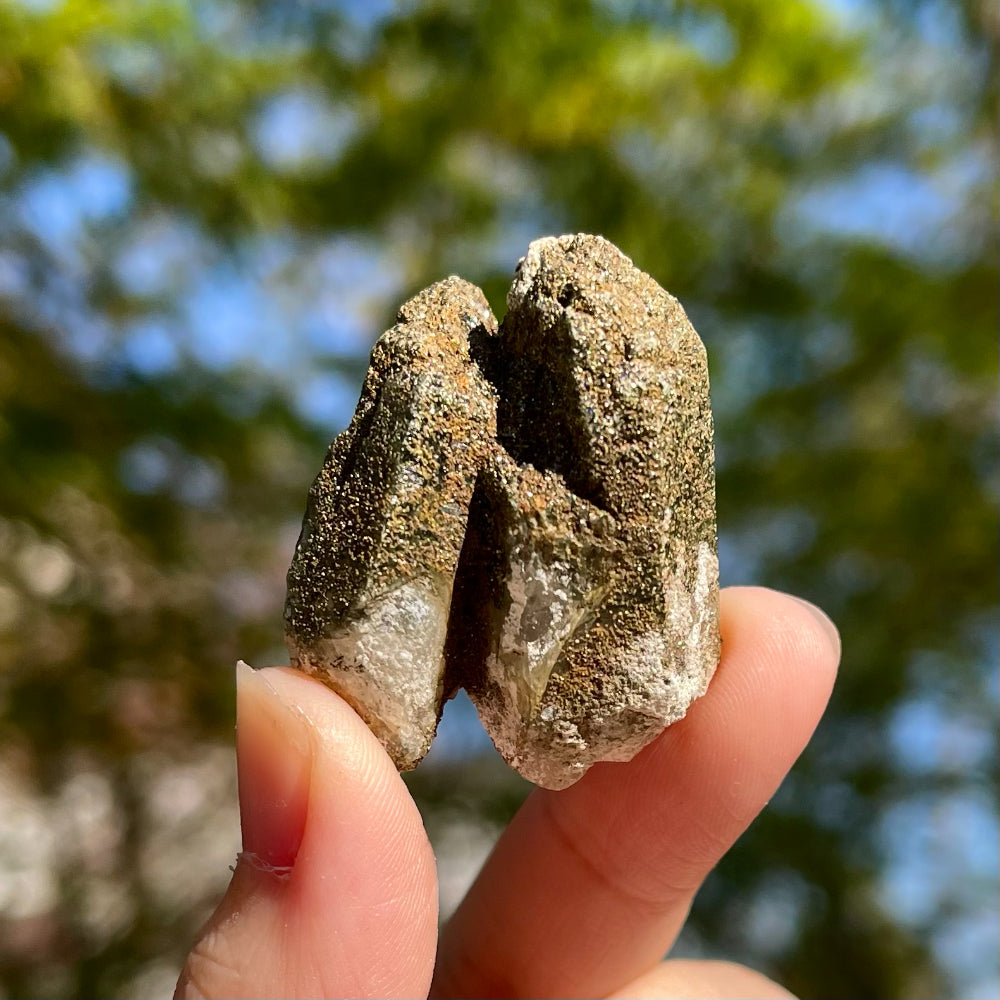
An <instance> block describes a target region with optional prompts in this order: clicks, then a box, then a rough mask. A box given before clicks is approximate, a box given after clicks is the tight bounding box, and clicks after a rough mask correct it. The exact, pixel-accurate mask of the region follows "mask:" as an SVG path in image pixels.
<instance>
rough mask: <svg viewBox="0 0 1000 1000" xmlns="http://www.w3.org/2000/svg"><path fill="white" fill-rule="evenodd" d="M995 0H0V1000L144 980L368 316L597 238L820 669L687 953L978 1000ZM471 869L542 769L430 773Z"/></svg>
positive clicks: (209, 818) (227, 753) (991, 559)
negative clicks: (681, 324) (704, 422)
mask: <svg viewBox="0 0 1000 1000" xmlns="http://www.w3.org/2000/svg"><path fill="white" fill-rule="evenodd" d="M997 16H998V15H997V6H996V4H995V2H993V0H951V2H945V0H869V2H864V0H663V2H655V0H551V2H548V0H482V2H473V0H427V2H421V0H398V2H393V0H370V2H366V0H353V2H348V0H342V2H336V0H314V2H294V0H256V2H242V3H235V2H229V0H187V2H184V0H142V2H135V0H120V2H114V0H31V2H28V0H20V2H18V0H0V459H2V461H0V997H3V996H9V997H92V996H108V997H157V996H164V995H167V994H169V992H170V990H171V989H172V985H173V980H174V977H175V976H176V973H177V970H178V968H179V965H180V961H181V958H182V955H183V954H184V952H185V950H186V948H187V947H188V944H189V942H190V940H191V937H192V934H193V933H194V930H195V928H196V926H197V925H198V924H199V922H200V921H201V920H202V919H203V918H204V917H205V916H206V914H207V912H208V911H209V910H210V908H211V906H212V905H213V903H214V901H215V900H216V898H217V897H218V895H219V893H220V892H221V890H222V888H223V886H224V884H225V882H226V880H227V878H228V874H229V873H228V867H227V866H228V865H229V864H230V863H231V862H232V861H233V859H234V857H235V854H236V851H237V849H238V822H237V815H236V807H235V787H234V786H235V781H234V774H235V772H234V759H233V748H232V742H233V741H232V728H233V665H234V663H235V661H236V659H237V658H238V657H244V658H246V659H247V660H249V661H250V662H251V663H253V664H255V665H264V664H268V663H275V662H280V661H281V659H282V657H283V655H284V652H283V647H282V642H281V618H280V612H281V604H282V599H283V590H284V572H285V569H286V567H287V564H288V561H289V557H290V554H291V550H292V546H293V544H294V540H295V537H296V534H297V531H298V525H299V519H300V517H301V513H302V508H303V504H304V499H305V493H306V489H307V487H308V484H309V482H310V480H311V478H312V476H313V475H314V474H315V472H316V471H317V470H318V468H319V464H320V461H321V458H322V455H323V452H324V449H325V446H326V444H327V442H328V440H329V439H330V438H331V437H332V435H333V434H334V433H335V432H337V431H338V430H340V429H342V428H343V427H344V426H345V424H346V422H347V421H348V420H349V418H350V414H351V411H352V409H353V404H354V401H355V399H356V395H357V390H358V387H359V383H360V379H361V376H362V374H363V371H364V368H365V363H366V358H367V353H368V350H369V349H370V346H371V344H372V342H373V340H374V338H375V337H376V336H377V335H378V333H379V332H381V331H382V330H383V329H384V328H385V327H386V326H387V325H389V324H390V323H391V322H392V317H393V315H394V311H395V307H396V305H397V304H398V303H399V302H400V301H401V300H402V299H403V298H405V297H406V296H408V295H409V294H411V293H412V292H414V291H415V290H417V289H418V288H420V287H422V286H423V285H425V284H428V283H430V282H431V281H433V280H436V279H438V278H440V277H443V276H445V275H447V274H449V273H458V274H460V275H462V276H464V277H466V278H468V279H470V280H472V281H474V282H477V283H479V284H481V285H482V286H483V287H484V288H485V289H486V291H487V293H488V295H489V297H490V299H491V301H492V303H493V306H494V309H495V311H496V312H497V313H498V315H502V313H503V309H504V304H503V294H504V290H505V288H506V286H507V284H508V282H509V280H510V275H511V272H512V270H513V268H514V266H515V264H516V262H517V259H518V257H519V256H520V255H521V254H523V252H524V250H525V248H526V247H527V244H528V242H529V241H530V240H531V239H532V238H534V237H536V236H540V235H545V234H550V233H561V232H573V231H587V232H597V233H602V234H604V235H606V236H607V237H608V238H610V239H611V240H612V241H614V242H615V243H617V244H618V245H619V246H621V247H622V249H623V250H624V251H625V252H626V253H627V254H629V255H630V256H631V257H632V258H633V259H634V260H635V262H636V263H637V264H638V265H639V266H640V267H642V268H643V269H644V270H647V271H649V272H650V273H651V274H652V275H653V276H654V277H655V278H656V279H657V280H658V281H659V282H660V283H661V284H663V285H664V286H665V287H666V288H668V289H669V290H670V291H672V292H673V293H674V294H675V295H677V296H678V297H679V298H680V299H681V301H682V302H683V303H684V304H685V306H686V307H687V309H688V312H689V314H690V315H691V317H692V319H693V321H694V323H695V326H696V327H697V328H698V330H699V331H700V332H701V334H702V337H703V338H704V340H705V342H706V344H707V346H708V350H709V356H710V364H711V371H712V377H713V396H714V407H715V413H716V419H717V428H718V451H717V455H718V496H719V527H720V555H721V563H722V576H723V582H724V583H744V582H761V583H766V584H768V585H771V586H776V587H782V588H788V589H791V590H793V591H795V592H797V593H799V594H801V595H803V596H805V597H807V598H809V599H811V600H814V601H816V602H817V603H819V604H821V605H822V606H823V607H825V608H826V609H827V610H828V611H829V612H830V613H831V615H832V616H833V618H834V619H835V620H836V621H837V623H838V624H839V626H840V628H841V631H842V634H843V641H844V663H843V671H842V675H841V680H840V682H839V686H838V688H837V691H836V694H835V697H834V701H833V705H832V706H831V709H830V711H829V713H828V714H827V716H826V719H825V721H824V722H823V724H822V727H821V729H820V731H819V733H818V734H817V737H816V739H815V741H814V743H813V744H812V746H811V748H810V749H809V751H808V752H807V754H806V755H805V757H804V758H803V759H802V761H801V762H800V763H799V765H798V766H797V767H796V769H795V771H794V772H793V774H792V776H791V777H790V778H789V779H788V781H787V782H786V783H785V784H784V786H783V787H782V789H781V791H780V792H779V793H778V795H777V796H776V798H775V799H774V801H773V802H772V804H771V806H770V808H769V809H768V810H767V812H766V813H765V815H764V816H763V817H762V818H761V819H760V820H759V821H758V822H757V823H756V824H755V825H754V826H753V828H752V829H751V830H750V832H749V833H748V834H747V835H746V836H745V837H744V838H743V840H742V841H741V842H740V844H739V845H738V847H737V849H736V850H734V851H733V852H732V854H731V855H730V856H729V857H728V858H727V859H726V860H725V861H724V862H723V864H722V865H721V866H720V867H719V868H718V870H717V871H716V872H715V873H714V874H713V875H712V876H711V878H710V879H709V881H708V883H707V884H706V886H705V888H704V890H703V892H702V894H701V896H700V897H699V900H698V903H697V905H696V907H695V910H694V913H693V916H692V921H691V925H690V927H689V929H688V930H687V932H686V933H685V936H684V937H683V939H682V941H681V944H680V949H681V951H682V952H683V953H685V954H689V955H700V954H705V955H711V956H729V957H733V958H736V959H740V960H744V961H748V962H750V963H752V964H754V965H756V966H757V967H759V968H762V969H764V970H766V971H767V972H769V973H770V974H771V975H774V976H776V977H777V978H779V979H781V980H782V981H784V982H785V983H787V984H788V986H789V987H790V988H791V989H793V990H795V991H798V992H799V993H800V994H801V995H804V996H810V997H845V996H850V997H856V998H883V1000H884V998H888V997H907V998H915V997H945V996H951V997H967V998H971V997H975V998H982V997H996V996H997V995H998V990H1000V974H998V968H997V951H998V939H1000V920H998V822H997V800H996V787H997V785H996V779H997V712H998V697H1000V695H998V655H1000V653H998V638H997V605H998V569H997V551H998V514H997V502H998V493H1000V462H998V438H997V407H996V402H997V401H996V390H997V328H998V266H997V265H998V252H997V224H998V166H997V112H998V108H997V83H998V77H997V67H998V23H997ZM408 780H409V781H410V784H411V787H412V789H413V792H414V794H415V795H416V796H417V798H418V801H419V802H420V805H421V808H422V810H423V813H424V816H425V818H426V824H427V827H428V830H429V832H430V834H431V836H432V839H433V841H434V844H435V847H436V850H437V854H438V859H439V864H440V867H441V875H442V903H443V906H444V909H445V910H446V911H447V910H448V909H449V908H450V907H452V906H453V905H454V904H455V902H456V900H457V898H458V897H459V896H460V894H461V892H462V891H463V889H464V887H465V886H466V885H467V883H468V881H469V879H470V878H471V876H472V874H473V873H474V872H475V870H476V867H477V866H478V864H479V863H480V862H481V860H482V858H483V857H484V855H485V853H486V852H487V851H488V850H489V847H490V844H491V843H492V841H493V839H494V838H495V837H496V835H497V832H498V831H499V829H500V828H501V827H502V825H503V824H504V823H505V821H506V820H507V819H508V818H509V816H510V815H511V814H512V812H513V810H514V809H515V808H516V807H517V805H518V803H519V801H520V800H521V798H522V797H523V796H524V794H525V793H526V790H527V789H526V786H525V784H524V783H523V782H521V781H520V780H519V779H517V778H516V776H513V775H512V774H511V773H510V772H509V771H507V770H506V768H505V767H504V766H503V764H502V763H501V762H500V761H499V759H498V758H497V757H496V755H495V753H494V751H493V750H492V747H491V746H490V744H489V742H488V740H487V739H486V738H485V737H484V736H483V734H482V732H481V730H480V729H479V726H478V723H477V721H476V720H475V714H474V712H473V711H472V710H471V709H470V706H469V704H468V702H467V701H464V700H461V699H459V700H457V701H455V702H453V703H452V704H451V705H450V706H449V709H448V712H447V713H446V715H445V719H444V721H443V724H442V735H441V737H440V739H439V742H438V743H437V745H436V746H435V749H434V751H433V752H432V754H431V756H430V757H429V758H428V760H427V762H426V763H425V764H424V765H423V766H422V767H421V768H420V770H418V771H417V772H415V773H414V774H413V775H412V776H411V777H410V778H409V779H408Z"/></svg>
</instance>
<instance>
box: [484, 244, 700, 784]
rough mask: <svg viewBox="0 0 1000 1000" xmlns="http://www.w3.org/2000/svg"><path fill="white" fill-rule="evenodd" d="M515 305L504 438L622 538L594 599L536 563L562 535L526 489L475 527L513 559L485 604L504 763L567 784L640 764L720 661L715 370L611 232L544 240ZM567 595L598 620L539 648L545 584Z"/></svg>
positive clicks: (499, 346) (497, 551)
mask: <svg viewBox="0 0 1000 1000" xmlns="http://www.w3.org/2000/svg"><path fill="white" fill-rule="evenodd" d="M507 304H508V313H507V316H506V318H505V319H504V322H503V324H502V326H501V330H500V336H499V339H498V340H497V341H496V345H495V352H496V354H497V355H499V357H501V358H502V359H503V363H502V364H497V365H495V366H494V369H493V372H492V375H493V378H494V381H495V384H496V387H497V392H498V396H499V404H498V405H499V409H498V438H499V440H500V442H501V444H502V445H503V446H504V448H505V450H506V451H507V452H508V453H509V454H510V455H511V456H512V457H513V458H514V459H516V460H517V461H519V462H521V463H531V465H532V466H533V467H535V468H536V469H540V470H545V471H546V472H547V473H548V474H549V475H550V477H555V478H557V479H558V480H559V481H560V482H561V483H563V484H564V485H565V488H566V489H567V490H569V491H570V492H571V493H572V494H574V497H573V500H574V502H575V503H577V504H582V503H584V502H585V503H587V505H588V507H591V508H592V509H596V510H598V511H603V512H604V513H605V515H606V518H607V521H608V523H610V524H613V526H614V529H613V531H614V541H615V544H616V546H617V549H616V554H615V557H614V558H613V559H607V560H605V561H604V562H603V564H602V573H601V580H602V583H601V586H600V587H592V589H591V591H590V593H591V595H592V596H591V597H590V598H589V599H588V598H586V597H585V596H584V588H582V587H581V585H580V583H579V581H578V579H575V578H574V572H573V570H572V569H571V568H568V567H567V565H566V563H565V562H564V561H563V562H560V561H559V560H553V559H552V557H551V556H549V557H548V558H547V560H546V557H540V556H539V553H551V551H552V548H553V529H552V528H551V527H550V526H549V525H546V524H543V523H540V522H538V521H537V520H535V521H532V520H531V519H530V518H529V519H522V520H520V521H519V520H518V515H517V514H511V511H512V510H513V509H515V508H516V505H517V503H518V499H519V495H520V496H521V497H523V489H524V488H523V485H522V484H518V483H515V484H513V485H510V486H506V487H504V486H500V487H499V488H500V489H501V490H503V489H506V490H507V494H508V495H507V497H506V498H505V500H503V499H498V498H497V497H496V496H494V497H493V498H492V501H491V503H490V504H489V506H488V508H485V509H482V510H475V509H474V510H473V512H472V518H471V522H470V531H475V532H476V533H477V534H478V535H481V536H483V537H485V538H488V539H492V541H487V542H485V543H484V542H479V545H480V547H481V548H483V549H485V550H489V551H492V553H493V557H494V559H495V560H498V561H499V566H497V567H494V569H493V571H492V572H491V573H490V574H489V576H488V577H487V579H488V580H489V581H490V582H491V584H492V587H493V593H492V595H491V596H490V598H489V599H488V600H487V599H483V598H480V607H481V608H482V609H483V610H482V611H481V613H480V616H479V618H480V623H481V626H482V627H484V628H485V630H486V631H487V633H488V634H489V636H490V638H489V640H488V641H487V645H488V646H489V648H488V649H487V650H485V656H484V662H485V676H484V678H483V679H482V680H481V681H480V682H479V683H478V684H474V685H470V688H471V690H470V693H471V695H472V697H473V700H474V701H475V702H476V704H477V707H478V709H479V712H480V715H481V716H482V718H483V720H484V722H485V724H486V726H487V728H488V730H489V731H490V734H491V736H493V739H494V742H496V744H497V746H498V749H499V750H500V752H501V753H502V754H503V756H504V757H505V758H506V759H507V760H508V762H509V763H510V764H511V765H512V766H514V767H515V768H517V770H519V771H520V772H521V773H522V774H523V775H525V776H526V777H528V778H530V779H531V780H533V781H535V782H537V783H539V784H543V785H545V786H546V787H550V788H559V787H563V786H565V785H567V784H571V783H572V782H573V781H575V780H576V779H577V778H578V777H580V775H582V774H583V773H584V771H585V770H586V769H587V768H588V767H589V766H590V765H591V764H593V763H595V762H596V761H598V760H628V759H630V758H631V757H632V756H633V755H634V754H635V753H636V752H637V751H638V750H639V749H641V747H642V746H644V745H645V744H646V743H648V742H649V741H650V740H651V739H653V738H654V737H655V736H656V735H657V734H658V733H659V732H660V731H661V730H662V729H663V727H664V726H665V725H668V724H669V723H670V722H673V721H675V720H676V719H678V718H680V717H681V716H683V715H684V713H685V712H686V710H687V708H688V705H689V704H690V703H691V701H693V700H694V699H695V698H696V697H698V696H699V695H701V694H702V693H703V692H704V690H705V688H706V686H707V684H708V681H709V680H710V678H711V675H712V673H713V671H714V669H715V666H716V664H717V662H718V659H719V638H718V620H717V614H718V613H717V604H718V563H717V559H716V538H715V483H714V469H713V445H712V417H711V410H710V408H709V397H708V369H707V362H706V357H705V350H704V347H703V345H702V343H701V341H700V339H699V338H698V336H697V334H696V333H695V331H694V328H693V327H692V326H691V324H690V322H689V321H688V319H687V316H686V315H685V313H684V310H683V308H682V307H681V306H680V304H679V303H678V302H677V300H676V299H674V298H673V297H672V296H670V295H669V294H668V293H666V292H665V291H663V289H662V288H660V287H659V285H657V284H656V282H654V281H653V279H652V278H650V277H649V276H648V275H646V274H644V273H643V272H641V271H640V270H638V269H637V268H636V267H634V266H633V264H632V262H631V261H630V260H629V259H628V258H627V257H625V256H624V255H623V254H622V253H621V252H620V251H619V250H618V249H617V248H615V247H614V246H613V245H612V244H610V243H608V242H607V241H606V240H604V239H601V238H600V237H593V236H567V237H561V238H547V239H543V240H538V241H536V242H535V243H533V244H532V245H531V247H530V248H529V250H528V254H527V256H526V257H525V258H524V259H523V260H522V262H521V264H520V265H519V267H518V271H517V274H516V275H515V280H514V284H513V286H512V288H511V291H510V293H509V295H508V301H507ZM519 491H520V494H519ZM495 492H496V486H495V487H494V493H495ZM483 513H485V514H486V517H485V519H484V518H483V516H482V515H483ZM577 530H578V529H574V528H572V527H568V528H567V527H566V526H564V525H560V526H559V527H557V528H556V529H555V534H556V536H557V537H559V536H561V535H562V534H566V533H567V532H568V533H569V534H571V535H572V534H573V533H574V531H577ZM532 532H533V537H532V540H529V541H524V540H523V538H520V536H523V535H524V534H525V533H532ZM514 536H518V537H519V538H520V540H519V541H518V542H517V543H516V544H515V543H512V541H511V538H512V537H514ZM576 576H577V577H579V572H577V574H576ZM588 582H590V583H594V582H596V578H595V580H591V581H588ZM532 588H533V589H532ZM567 593H569V594H571V595H576V599H577V600H579V601H580V602H581V607H583V606H587V607H586V610H587V612H589V613H582V612H581V613H580V614H579V618H578V621H577V622H576V623H575V627H574V628H573V629H572V630H570V631H569V632H568V634H565V635H558V636H557V635H555V634H553V635H552V636H551V637H550V638H551V639H552V644H550V645H548V646H546V648H545V649H544V652H541V651H539V650H532V649H531V648H530V646H531V644H530V643H527V642H526V641H525V639H524V635H523V625H522V622H523V621H524V620H525V619H528V618H530V617H531V616H533V615H537V614H538V612H537V610H533V609H532V596H531V595H532V594H533V595H535V596H534V599H536V600H540V601H542V602H551V601H553V600H555V601H556V604H557V605H558V604H559V603H560V600H559V599H556V598H554V597H553V594H563V595H565V594H567ZM525 594H527V595H528V596H527V597H526V598H525ZM522 600H526V604H525V606H524V607H523V608H521V607H519V601H522ZM570 603H572V601H570ZM512 608H513V611H514V613H513V614H512V612H511V609H512ZM518 677H521V678H522V680H521V682H520V686H519V685H518V683H517V682H516V678H518ZM543 677H544V679H545V680H544V682H543V680H542V678H543ZM529 678H530V680H529Z"/></svg>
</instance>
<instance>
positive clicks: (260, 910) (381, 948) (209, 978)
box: [175, 664, 437, 1000]
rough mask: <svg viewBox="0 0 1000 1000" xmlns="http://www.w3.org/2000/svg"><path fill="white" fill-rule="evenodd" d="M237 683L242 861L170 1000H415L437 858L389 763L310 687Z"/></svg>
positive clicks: (271, 677)
mask: <svg viewBox="0 0 1000 1000" xmlns="http://www.w3.org/2000/svg"><path fill="white" fill-rule="evenodd" d="M236 681H237V684H236V689H237V709H236V749H237V762H238V770H239V795H240V817H241V821H242V825H243V853H242V854H241V855H240V857H239V861H238V863H237V865H236V870H235V872H234V874H233V879H232V882H231V883H230V885H229V889H228V890H227V892H226V895H225V897H224V898H223V900H222V902H221V903H220V904H219V907H218V909H217V910H216V911H215V913H214V914H213V915H212V917H211V918H210V919H209V921H208V923H207V924H206V925H205V927H204V928H203V929H202V931H201V934H200V937H199V939H198V941H197V943H196V944H195V946H194V949H193V950H192V952H191V954H190V955H189V956H188V959H187V962H186V963H185V965H184V969H183V971H182V973H181V977H180V981H179V982H178V984H177V992H176V994H175V996H176V997H177V998H180V1000H189V998H195V997H203V998H209V997H322V996H327V997H337V996H350V997H374V996H380V997H396V996H398V997H417V996H426V995H427V990H428V988H429V985H430V979H431V972H432V968H433V964H434V950H435V944H436V937H437V885H436V879H435V871H434V857H433V854H432V852H431V848H430V844H429V842H428V840H427V836H426V834H425V833H424V829H423V825H422V823H421V820H420V814H419V813H418V812H417V808H416V806H415V805H414V803H413V800H412V799H411V798H410V795H409V793H408V792H407V789H406V786H405V785H404V784H403V782H402V780H401V779H400V777H399V775H398V774H397V773H396V769H395V767H394V766H393V764H392V761H391V760H390V759H389V757H388V755H387V754H386V753H385V751H384V750H383V749H382V747H381V745H380V744H379V742H378V741H377V740H376V739H375V737H374V736H373V735H372V734H371V733H370V732H369V730H368V727H367V726H365V724H364V723H363V722H362V721H361V719H360V718H359V717H358V716H357V715H356V714H355V713H354V711H353V710H352V709H351V708H350V707H349V706H348V705H347V703H346V702H344V701H343V700H342V699H341V698H340V697H338V696H337V695H336V694H334V692H332V691H331V690H329V689H328V688H326V687H324V686H323V685H322V684H320V683H319V682H318V681H316V680H313V679H312V678H309V677H307V676H305V675H304V674H301V673H298V672H297V671H294V670H291V669H287V668H269V669H267V670H260V671H254V670H251V669H250V668H249V667H247V666H246V665H245V664H240V666H239V667H238V668H237V677H236Z"/></svg>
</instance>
